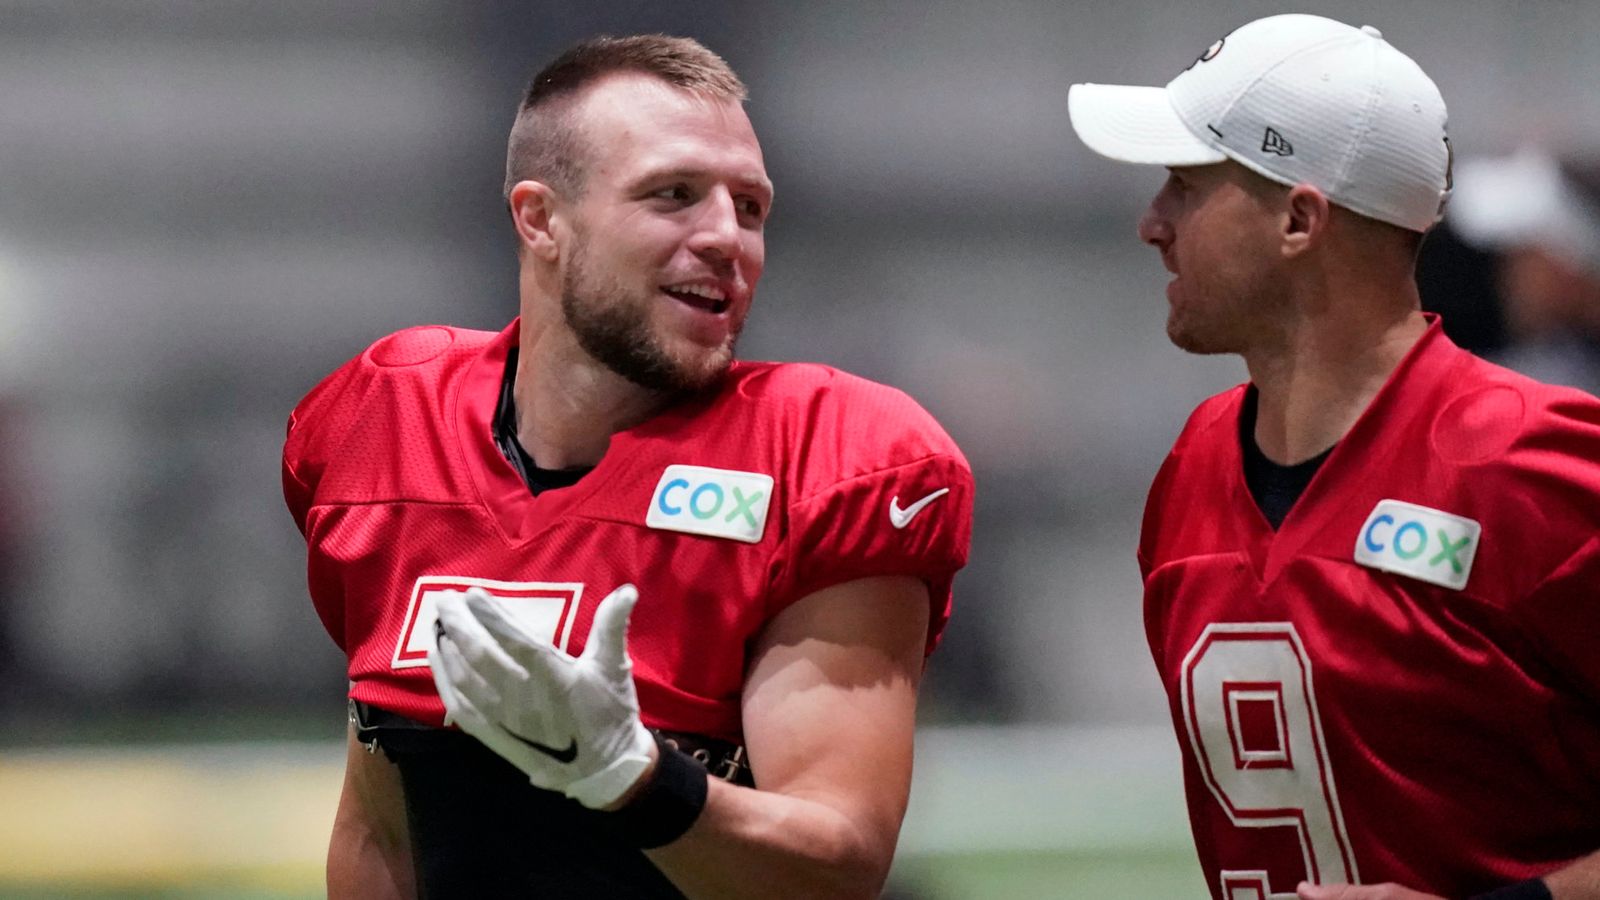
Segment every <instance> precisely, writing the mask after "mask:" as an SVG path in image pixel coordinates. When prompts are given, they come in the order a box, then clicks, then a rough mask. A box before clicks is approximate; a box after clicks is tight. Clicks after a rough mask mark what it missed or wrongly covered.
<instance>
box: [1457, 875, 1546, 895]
mask: <svg viewBox="0 0 1600 900" xmlns="http://www.w3.org/2000/svg"><path fill="white" fill-rule="evenodd" d="M1469 900H1553V898H1552V896H1551V894H1550V886H1549V885H1547V884H1545V883H1544V879H1543V878H1530V879H1528V880H1527V881H1519V882H1517V883H1516V884H1508V885H1506V886H1505V887H1503V888H1495V889H1494V890H1492V891H1490V892H1488V893H1487V894H1475V895H1473V896H1472V897H1471V898H1469Z"/></svg>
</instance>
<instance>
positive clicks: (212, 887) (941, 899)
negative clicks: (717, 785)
mask: <svg viewBox="0 0 1600 900" xmlns="http://www.w3.org/2000/svg"><path fill="white" fill-rule="evenodd" d="M320 896H322V895H321V892H320V890H318V891H304V892H296V891H287V890H283V891H271V890H264V889H262V888H261V887H260V885H259V884H258V883H251V884H246V883H229V882H227V881H208V882H206V883H199V882H196V883H191V884H170V885H152V884H141V885H128V886H125V887H120V888H119V887H87V886H83V887H74V886H71V885H28V884H15V883H7V882H3V881H0V898H4V900H210V898H214V897H228V898H235V900H311V898H314V897H320ZM886 896H888V897H894V898H901V900H986V898H1004V900H1079V898H1081V900H1090V898H1094V900H1104V898H1107V897H1116V898H1117V900H1184V898H1199V897H1204V896H1205V887H1204V885H1203V884H1202V883H1201V881H1200V870H1199V868H1198V866H1196V865H1195V860H1194V854H1193V853H1192V852H1177V851H1172V852H1155V851H1151V852H1136V851H1124V852H1100V853H1093V854H1089V853H983V854H962V855H950V856H933V857H918V858H911V859H902V860H900V861H899V862H898V863H896V865H895V872H894V879H893V883H892V887H891V891H890V892H889V894H887V895H886Z"/></svg>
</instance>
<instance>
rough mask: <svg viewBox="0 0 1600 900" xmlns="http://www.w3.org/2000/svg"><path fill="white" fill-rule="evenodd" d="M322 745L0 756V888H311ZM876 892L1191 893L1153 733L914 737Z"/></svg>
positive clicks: (325, 781) (325, 808)
mask: <svg viewBox="0 0 1600 900" xmlns="http://www.w3.org/2000/svg"><path fill="white" fill-rule="evenodd" d="M342 763H343V747H342V746H340V745H338V744H336V743H326V742H314V743H286V742H285V743H271V744H195V745H176V746H173V745H168V746H151V747H136V748H126V749H107V748H104V747H96V748H81V749H68V748H33V749H25V750H17V749H10V750H7V751H5V752H4V754H3V755H0V813H3V814H0V898H57V897H60V898H67V897H71V898H112V897H116V898H123V897H127V898H135V897H137V898H201V897H206V898H210V897H240V898H301V897H308V898H309V897H319V896H321V895H322V886H321V885H322V880H321V867H322V855H323V852H324V849H325V847H326V841H327V834H328V828H329V825H330V823H331V821H332V816H333V806H334V803H335V800H336V799H337V796H338V790H339V778H340V768H341V766H342ZM894 891H895V893H894V894H892V896H895V897H904V898H921V900H947V898H948V900H958V898H959V900H965V898H984V897H996V898H1002V897H1003V898H1007V900H1024V898H1034V897H1037V898H1104V897H1117V898H1123V900H1143V898H1149V900H1157V898H1160V900H1171V898H1185V897H1201V896H1204V893H1205V891H1204V887H1203V885H1202V884H1201V882H1200V876H1199V870H1198V868H1197V867H1196V865H1195V862H1194V853H1193V850H1192V849H1191V846H1190V844H1189V839H1188V835H1187V830H1186V820H1185V818H1184V815H1183V809H1182V795H1181V789H1180V786H1179V781H1178V770H1177V753H1176V748H1175V747H1174V746H1173V743H1172V737H1171V735H1170V734H1169V733H1168V732H1166V731H1164V730H1158V729H1047V728H1004V729H993V728H976V727H972V728H954V729H949V728H945V729H928V730H925V731H923V732H922V733H921V734H920V735H919V737H918V757H917V777H916V787H915V790H914V793H913V797H912V803H911V808H910V811H909V813H908V815H907V822H906V829H905V832H904V835H903V837H902V841H901V852H900V854H899V858H898V861H897V863H896V867H895V878H894Z"/></svg>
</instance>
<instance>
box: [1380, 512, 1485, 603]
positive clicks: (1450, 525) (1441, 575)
mask: <svg viewBox="0 0 1600 900" xmlns="http://www.w3.org/2000/svg"><path fill="white" fill-rule="evenodd" d="M1482 532H1483V527H1482V526H1480V525H1479V524H1478V523H1477V522H1474V521H1473V520H1471V519H1467V518H1463V517H1461V516H1457V515H1452V514H1450V513H1447V512H1440V511H1439V510H1437V509H1429V508H1428V507H1426V506H1418V505H1416V504H1415V503H1406V502H1404V501H1402V500H1380V501H1378V505H1377V506H1374V507H1373V508H1372V512H1371V514H1369V515H1368V516H1367V521H1366V523H1365V524H1364V525H1362V526H1361V533H1360V534H1358V535H1356V562H1358V563H1360V564H1361V565H1363V566H1371V567H1372V568H1374V569H1382V570H1383V571H1385V572H1394V573H1396V574H1399V575H1409V576H1410V577H1412V578H1415V579H1418V580H1419V581H1426V582H1428V583H1429V584H1437V585H1439V586H1440V587H1447V588H1450V589H1451V590H1454V591H1459V590H1461V589H1462V588H1464V587H1466V586H1467V577H1468V576H1470V575H1471V574H1472V560H1473V558H1474V557H1476V556H1477V553H1478V539H1479V536H1480V535H1481V534H1482Z"/></svg>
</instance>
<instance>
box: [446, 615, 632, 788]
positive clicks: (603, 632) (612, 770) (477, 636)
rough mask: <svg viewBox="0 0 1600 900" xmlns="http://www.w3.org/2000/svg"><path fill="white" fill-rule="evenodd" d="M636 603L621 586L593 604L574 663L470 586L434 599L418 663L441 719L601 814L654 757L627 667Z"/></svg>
mask: <svg viewBox="0 0 1600 900" xmlns="http://www.w3.org/2000/svg"><path fill="white" fill-rule="evenodd" d="M638 599H639V592H638V591H637V590H635V589H634V587H633V585H631V584H625V585H623V586H622V587H619V588H617V589H616V590H614V591H612V592H611V594H610V595H609V596H607V597H606V598H605V599H604V600H602V601H600V606H599V608H597V609H596V610H595V613H594V624H593V626H591V627H590V629H589V640H588V642H587V643H586V644H585V645H584V648H583V655H581V656H579V657H577V658H576V659H574V658H573V657H571V656H568V655H567V654H565V653H563V652H561V651H560V650H558V649H556V648H555V647H554V646H552V645H551V644H550V643H549V642H547V641H543V640H540V639H539V638H536V637H533V636H532V635H530V634H528V633H527V632H526V631H524V630H523V629H522V627H521V626H520V625H518V624H517V623H516V622H515V621H513V620H512V619H510V618H508V617H507V616H506V615H505V614H504V613H503V612H501V611H500V609H499V608H498V607H497V606H496V605H495V603H494V602H493V601H492V600H491V599H490V597H489V595H488V594H487V593H485V592H484V591H483V590H482V589H480V588H470V589H468V590H467V592H466V594H465V596H462V595H459V594H457V595H446V596H445V597H442V598H441V599H440V600H439V601H438V609H439V621H438V625H437V626H436V628H437V632H438V644H437V646H436V647H435V648H434V650H433V651H431V652H430V653H429V654H428V665H429V666H430V667H432V669H433V683H434V684H435V685H437V686H438V688H439V696H440V697H441V698H442V699H443V700H444V705H445V709H447V710H449V712H450V719H451V720H452V721H454V722H455V723H456V724H457V725H460V726H461V729H462V730H463V731H465V732H467V733H468V734H470V735H472V736H473V737H475V738H477V739H478V740H480V741H482V742H483V743H484V744H485V745H486V746H488V748H489V749H490V750H493V751H494V752H496V753H498V754H500V755H501V756H503V757H505V758H506V760H508V761H509V762H510V763H511V764H512V765H515V766H516V767H517V768H519V769H521V770H522V771H524V772H526V773H527V775H528V779H529V780H530V781H532V782H533V783H534V785H535V786H537V787H541V788H544V789H546V790H551V791H560V792H561V793H563V794H566V795H567V796H568V797H571V798H572V799H574V800H576V801H578V802H579V803H582V804H583V805H584V806H587V807H589V808H590V809H603V808H605V807H607V806H610V805H611V804H612V803H614V802H616V800H617V799H618V798H620V797H621V796H622V795H623V794H625V793H627V792H628V790H629V789H630V788H632V787H633V786H634V785H635V784H636V783H637V782H638V781H639V779H640V777H641V776H642V775H643V774H644V772H645V770H646V769H648V768H649V767H650V763H651V761H652V760H653V759H654V755H655V739H654V738H652V737H651V736H650V732H649V730H648V729H646V728H645V727H644V723H642V722H640V721H639V698H638V696H637V694H635V692H634V688H633V662H632V661H631V660H629V659H628V645H627V639H628V616H629V614H630V613H632V611H633V604H634V603H635V602H637V601H638Z"/></svg>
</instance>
